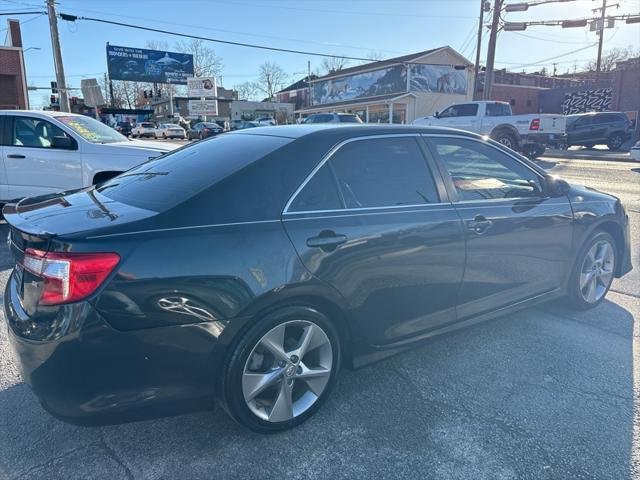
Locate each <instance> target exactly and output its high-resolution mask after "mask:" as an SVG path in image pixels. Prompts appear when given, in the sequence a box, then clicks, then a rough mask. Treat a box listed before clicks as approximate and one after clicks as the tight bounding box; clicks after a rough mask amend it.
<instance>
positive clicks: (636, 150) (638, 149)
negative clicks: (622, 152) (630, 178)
mask: <svg viewBox="0 0 640 480" xmlns="http://www.w3.org/2000/svg"><path fill="white" fill-rule="evenodd" d="M629 154H630V155H631V158H633V159H634V160H636V161H638V162H640V141H638V142H636V144H635V145H634V146H633V147H631V150H630V151H629Z"/></svg>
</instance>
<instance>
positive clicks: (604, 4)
mask: <svg viewBox="0 0 640 480" xmlns="http://www.w3.org/2000/svg"><path fill="white" fill-rule="evenodd" d="M606 13H607V0H602V11H601V12H600V24H599V25H598V27H599V28H598V29H597V31H598V35H599V38H598V60H597V61H596V87H597V86H598V80H599V79H600V70H601V68H602V42H603V41H604V17H605V14H606Z"/></svg>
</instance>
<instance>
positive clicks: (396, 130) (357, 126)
mask: <svg viewBox="0 0 640 480" xmlns="http://www.w3.org/2000/svg"><path fill="white" fill-rule="evenodd" d="M406 133H424V134H443V135H446V134H451V133H455V134H456V135H463V136H467V137H473V138H477V137H478V135H477V134H475V133H471V132H466V131H463V130H457V129H454V128H443V127H427V126H421V125H388V124H385V125H372V124H367V123H343V124H336V123H315V124H298V125H278V126H273V127H260V128H259V129H255V130H254V129H249V130H248V131H244V130H235V131H233V132H230V133H228V135H267V136H273V137H284V138H291V139H296V138H302V137H306V136H311V135H331V134H340V135H344V134H347V135H349V134H353V136H359V137H360V136H367V135H385V134H387V135H397V134H406Z"/></svg>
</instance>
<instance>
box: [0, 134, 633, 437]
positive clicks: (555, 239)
mask: <svg viewBox="0 0 640 480" xmlns="http://www.w3.org/2000/svg"><path fill="white" fill-rule="evenodd" d="M3 213H4V216H5V218H6V219H7V222H8V223H9V224H10V225H11V229H10V230H11V233H10V242H11V248H12V252H13V255H14V256H15V258H16V261H17V265H16V268H15V269H14V271H13V273H12V274H11V278H10V280H9V281H8V282H7V287H6V291H5V295H4V310H5V315H6V318H7V320H8V325H9V338H10V340H9V341H10V344H11V346H12V348H13V350H14V352H15V354H16V358H17V360H18V363H19V365H20V369H21V373H22V377H23V379H24V381H25V382H27V383H28V384H30V385H31V386H32V388H33V391H34V392H35V394H36V396H37V397H38V398H39V399H40V401H41V403H42V405H43V406H44V408H45V409H46V410H48V411H49V412H51V413H52V414H53V415H55V416H56V417H59V418H62V419H64V420H67V421H69V422H73V423H78V424H100V423H114V422H123V421H130V420H135V419H140V418H148V417H154V416H159V415H168V414H175V413H178V412H183V411H187V410H193V409H198V408H207V407H210V406H211V405H212V404H213V401H214V399H217V400H218V401H219V402H220V403H221V404H222V405H223V407H224V409H225V410H226V411H227V412H228V413H229V414H230V415H231V416H232V417H233V418H234V419H235V420H237V421H238V422H240V423H242V424H244V425H246V426H248V427H249V428H252V429H254V430H256V431H260V432H271V431H277V430H283V429H286V428H289V427H292V426H295V425H298V424H300V423H301V422H303V421H304V420H306V419H307V418H309V417H310V416H311V415H312V414H313V413H314V412H315V411H317V409H318V408H319V407H320V405H321V404H322V403H323V402H324V400H325V399H326V398H327V396H328V395H329V393H330V391H331V389H332V387H333V385H334V384H335V381H336V376H337V375H338V372H339V370H340V367H341V366H348V367H351V368H357V367H360V366H362V365H365V364H367V363H369V362H372V361H376V360H380V359H382V358H385V357H387V356H389V355H392V354H394V353H397V352H399V351H402V350H404V349H406V348H410V347H411V346H413V345H416V344H418V343H419V342H421V341H423V340H425V339H427V338H429V337H432V336H434V335H438V334H441V333H444V332H448V331H451V330H453V329H456V328H460V327H463V326H465V325H469V324H472V323H475V322H478V321H480V320H485V319H489V318H493V317H495V316H498V315H503V314H505V313H509V312H513V311H515V310H516V309H520V308H523V307H526V306H530V305H534V304H537V303H539V302H543V301H547V300H550V299H554V298H558V297H564V298H565V299H566V301H567V302H568V303H569V304H571V305H573V306H574V307H576V308H580V309H586V308H591V307H594V306H596V305H598V304H599V303H600V302H601V301H602V300H603V298H604V297H605V295H606V294H607V291H608V290H609V287H610V285H611V282H612V280H613V278H614V277H619V276H622V275H624V274H625V273H627V272H628V271H629V270H630V269H631V265H630V247H629V224H628V217H627V214H626V213H625V210H624V208H623V206H622V205H621V203H620V201H619V200H618V199H616V198H615V197H612V196H610V195H607V194H605V193H601V192H598V191H595V190H591V189H588V188H584V187H580V186H570V185H569V184H567V183H566V182H565V181H563V180H561V179H558V178H555V177H551V176H548V175H547V174H545V172H544V170H541V169H540V168H539V167H538V166H536V165H535V164H533V163H531V162H529V161H528V160H527V159H525V158H523V157H521V156H519V155H517V154H516V153H514V152H513V151H511V150H509V149H506V148H503V147H502V146H501V145H499V144H497V143H495V142H493V141H491V140H486V139H483V138H481V137H479V136H476V135H474V134H470V133H465V132H458V131H454V130H440V129H433V128H424V127H410V126H363V125H357V126H331V125H298V126H283V127H264V128H255V129H249V130H244V131H239V132H234V133H229V134H224V135H221V136H219V137H217V138H215V139H211V140H209V141H207V142H202V143H195V144H190V145H188V146H186V147H183V148H181V149H178V150H175V151H173V152H172V153H169V154H167V155H165V156H163V157H160V158H158V159H155V160H151V161H149V162H147V163H145V164H143V165H140V166H138V167H136V168H134V169H132V170H129V171H128V172H125V173H124V174H121V175H119V176H118V177H115V178H113V179H112V180H109V181H108V182H106V183H104V184H102V185H100V186H97V187H91V188H87V189H83V190H80V191H76V192H69V193H67V194H59V195H50V196H46V197H40V198H33V199H27V200H23V201H21V202H19V203H17V204H10V205H7V206H6V207H5V208H4V211H3Z"/></svg>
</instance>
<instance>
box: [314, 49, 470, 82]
mask: <svg viewBox="0 0 640 480" xmlns="http://www.w3.org/2000/svg"><path fill="white" fill-rule="evenodd" d="M445 48H446V49H450V50H452V51H454V52H455V53H456V54H458V55H459V56H460V57H462V55H460V54H459V53H458V52H456V51H455V50H453V49H452V48H451V47H449V46H444V47H438V48H432V49H430V50H423V51H422V52H416V53H410V54H408V55H402V56H400V57H394V58H387V59H385V60H379V61H377V62H371V63H364V64H362V65H356V66H355V67H349V68H343V69H341V70H338V71H336V72H331V73H329V74H327V75H324V76H322V77H318V78H317V79H313V80H312V81H315V80H325V79H329V78H332V77H338V76H342V75H347V74H350V73H354V72H359V71H361V70H374V69H376V68H381V67H386V66H391V65H396V64H398V63H409V62H413V61H414V60H417V59H419V58H421V57H424V56H425V55H429V54H431V53H435V52H437V51H438V50H443V49H445ZM462 58H464V57H462ZM467 62H469V61H468V60H467ZM469 64H471V62H469Z"/></svg>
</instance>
